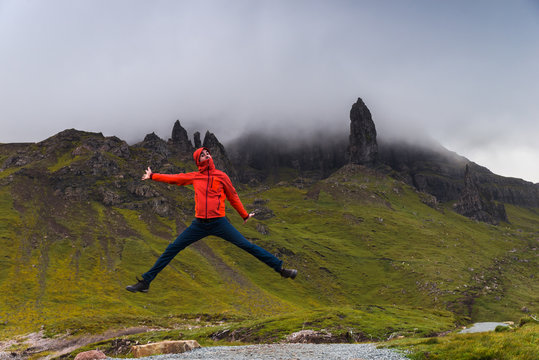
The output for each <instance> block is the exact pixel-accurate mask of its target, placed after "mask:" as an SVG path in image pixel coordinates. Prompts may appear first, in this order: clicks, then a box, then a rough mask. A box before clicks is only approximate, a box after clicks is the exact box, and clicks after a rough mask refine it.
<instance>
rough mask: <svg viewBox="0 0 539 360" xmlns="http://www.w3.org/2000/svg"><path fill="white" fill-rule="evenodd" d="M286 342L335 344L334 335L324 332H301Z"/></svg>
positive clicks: (293, 334)
mask: <svg viewBox="0 0 539 360" xmlns="http://www.w3.org/2000/svg"><path fill="white" fill-rule="evenodd" d="M286 342H289V343H301V344H305V343H308V344H324V343H332V342H334V338H333V335H332V334H331V333H330V332H326V331H324V330H321V331H315V330H301V331H298V332H295V333H292V334H290V335H288V336H287V337H286Z"/></svg>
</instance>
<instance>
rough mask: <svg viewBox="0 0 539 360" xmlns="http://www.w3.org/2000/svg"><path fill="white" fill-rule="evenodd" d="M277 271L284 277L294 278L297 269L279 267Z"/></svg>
mask: <svg viewBox="0 0 539 360" xmlns="http://www.w3.org/2000/svg"><path fill="white" fill-rule="evenodd" d="M279 273H280V274H281V276H282V277H284V278H290V279H295V278H296V275H297V274H298V271H297V270H296V269H281V270H280V271H279Z"/></svg>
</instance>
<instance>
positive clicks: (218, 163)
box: [202, 131, 238, 180]
mask: <svg viewBox="0 0 539 360" xmlns="http://www.w3.org/2000/svg"><path fill="white" fill-rule="evenodd" d="M202 146H204V147H207V148H208V149H209V150H210V153H211V155H212V158H213V162H214V164H215V167H216V168H217V169H219V170H222V171H224V172H225V173H227V175H228V176H229V177H230V178H231V179H233V180H236V179H237V177H238V176H237V173H236V170H235V169H234V166H233V165H232V162H231V161H230V159H229V158H228V155H227V153H226V150H225V147H224V146H223V145H222V144H221V143H220V142H219V140H217V137H216V136H215V135H214V134H213V133H211V132H209V131H206V135H205V136H204V142H203V143H202Z"/></svg>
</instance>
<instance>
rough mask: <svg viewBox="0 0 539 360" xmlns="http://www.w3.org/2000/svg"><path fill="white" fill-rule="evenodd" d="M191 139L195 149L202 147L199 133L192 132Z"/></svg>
mask: <svg viewBox="0 0 539 360" xmlns="http://www.w3.org/2000/svg"><path fill="white" fill-rule="evenodd" d="M193 141H194V142H195V149H198V148H201V147H202V142H201V141H200V133H199V132H198V131H197V132H196V133H194V134H193Z"/></svg>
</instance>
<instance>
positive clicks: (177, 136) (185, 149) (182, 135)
mask: <svg viewBox="0 0 539 360" xmlns="http://www.w3.org/2000/svg"><path fill="white" fill-rule="evenodd" d="M168 143H169V146H170V147H171V150H172V152H173V153H178V154H180V155H182V156H183V157H187V156H189V155H191V154H192V153H193V151H194V150H195V149H194V148H193V144H191V141H190V140H189V137H188V136H187V131H186V130H185V129H184V128H183V127H182V125H181V124H180V120H176V122H175V123H174V127H173V128H172V137H171V139H170V140H169V141H168Z"/></svg>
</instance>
